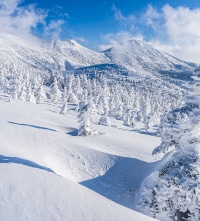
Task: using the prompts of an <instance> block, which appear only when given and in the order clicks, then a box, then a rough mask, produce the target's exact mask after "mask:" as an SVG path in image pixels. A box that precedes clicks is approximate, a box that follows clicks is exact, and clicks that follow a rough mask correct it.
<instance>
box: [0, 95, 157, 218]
mask: <svg viewBox="0 0 200 221" xmlns="http://www.w3.org/2000/svg"><path fill="white" fill-rule="evenodd" d="M61 106H62V104H59V103H58V104H52V103H44V104H33V103H28V102H24V101H20V100H11V101H10V102H8V97H7V95H5V94H2V93H1V94H0V107H1V113H0V140H1V143H0V180H1V181H0V216H1V218H0V220H2V221H14V220H18V221H25V220H31V221H36V220H37V221H40V220H41V221H44V220H45V221H50V220H51V221H57V220H63V221H68V220H69V221H75V220H79V221H90V220H91V221H95V220H99V221H106V220H108V221H111V220H113V221H118V220H122V221H128V220H132V221H150V220H154V219H152V218H150V217H147V216H145V215H142V214H140V213H138V212H135V211H134V208H135V206H136V205H134V199H135V197H136V196H137V191H138V189H139V187H140V185H141V183H142V181H143V179H144V178H145V177H147V175H149V174H150V173H151V171H152V170H153V168H155V166H156V165H157V164H158V162H159V159H156V158H155V157H154V156H152V154H151V153H152V150H153V149H154V148H155V147H156V146H158V145H159V144H160V138H158V137H156V136H155V135H154V133H153V132H145V130H144V129H143V128H142V125H141V130H137V131H135V130H133V129H131V128H130V127H126V126H124V125H122V122H121V121H117V120H113V119H111V121H112V126H111V127H106V126H102V125H97V124H92V126H93V127H94V128H95V129H96V130H97V131H98V132H99V133H100V135H98V136H92V137H84V136H77V129H78V125H79V124H78V119H77V113H76V112H75V106H74V105H73V104H69V110H68V111H67V113H66V114H65V115H63V114H60V110H61ZM159 157H160V156H159Z"/></svg>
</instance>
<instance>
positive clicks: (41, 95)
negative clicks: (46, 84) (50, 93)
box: [36, 85, 46, 104]
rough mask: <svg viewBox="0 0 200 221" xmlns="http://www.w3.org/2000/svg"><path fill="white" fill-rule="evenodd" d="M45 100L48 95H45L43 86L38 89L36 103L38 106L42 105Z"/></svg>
mask: <svg viewBox="0 0 200 221" xmlns="http://www.w3.org/2000/svg"><path fill="white" fill-rule="evenodd" d="M45 99H46V93H45V91H44V88H43V86H42V85H41V86H40V87H39V88H38V90H37V93H36V103H37V104H40V103H42V102H43V101H44V100H45Z"/></svg>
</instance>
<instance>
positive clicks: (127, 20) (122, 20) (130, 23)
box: [112, 5, 136, 31]
mask: <svg viewBox="0 0 200 221" xmlns="http://www.w3.org/2000/svg"><path fill="white" fill-rule="evenodd" d="M112 10H113V12H114V16H115V19H116V20H117V21H118V22H119V24H120V25H121V26H122V27H123V28H125V27H126V28H128V29H129V30H131V31H132V30H134V29H135V22H136V17H135V16H134V15H128V16H124V15H123V14H122V12H121V11H120V9H118V8H117V7H116V6H115V5H113V6H112Z"/></svg>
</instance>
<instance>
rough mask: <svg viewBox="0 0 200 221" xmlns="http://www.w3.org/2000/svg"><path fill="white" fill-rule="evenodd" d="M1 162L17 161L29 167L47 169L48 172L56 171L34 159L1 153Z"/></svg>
mask: <svg viewBox="0 0 200 221" xmlns="http://www.w3.org/2000/svg"><path fill="white" fill-rule="evenodd" d="M0 163H16V164H21V165H25V166H28V167H33V168H37V169H41V170H46V171H48V172H54V171H53V170H51V169H50V168H48V167H44V166H41V165H39V164H37V163H34V162H33V161H30V160H25V159H23V158H18V157H8V156H3V155H0Z"/></svg>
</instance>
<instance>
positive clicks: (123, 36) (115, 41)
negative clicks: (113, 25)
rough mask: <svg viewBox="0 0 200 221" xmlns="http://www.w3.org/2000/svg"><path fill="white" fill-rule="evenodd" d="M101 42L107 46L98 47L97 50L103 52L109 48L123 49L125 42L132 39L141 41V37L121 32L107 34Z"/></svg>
mask: <svg viewBox="0 0 200 221" xmlns="http://www.w3.org/2000/svg"><path fill="white" fill-rule="evenodd" d="M102 38H103V40H104V41H105V42H107V44H102V45H99V50H100V51H103V50H106V49H108V48H111V47H115V48H123V47H126V45H127V42H128V41H130V40H133V39H136V40H143V39H144V38H143V36H142V35H141V34H135V35H133V34H131V33H130V32H126V31H121V32H118V33H109V34H106V35H104V36H102Z"/></svg>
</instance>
